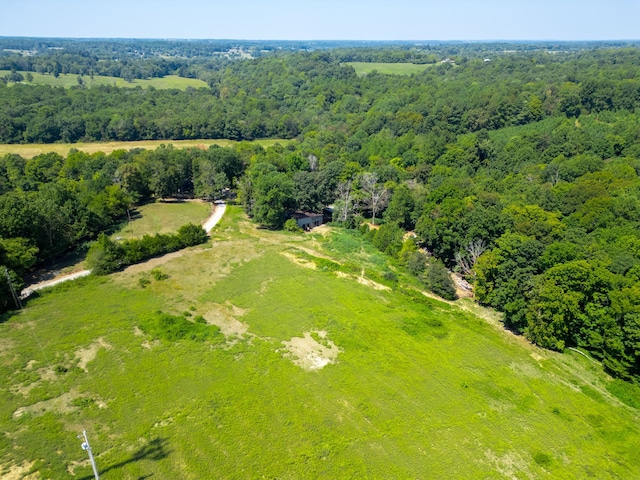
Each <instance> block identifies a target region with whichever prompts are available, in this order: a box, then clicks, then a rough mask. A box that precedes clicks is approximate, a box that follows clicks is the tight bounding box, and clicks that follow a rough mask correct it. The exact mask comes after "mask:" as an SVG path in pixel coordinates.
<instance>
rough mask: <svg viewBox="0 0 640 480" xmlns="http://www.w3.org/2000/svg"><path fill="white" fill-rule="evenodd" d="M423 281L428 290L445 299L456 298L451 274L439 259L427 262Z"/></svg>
mask: <svg viewBox="0 0 640 480" xmlns="http://www.w3.org/2000/svg"><path fill="white" fill-rule="evenodd" d="M425 283H426V285H427V288H428V289H429V290H431V291H432V292H433V293H435V294H436V295H440V296H441V297H442V298H444V299H446V300H455V299H457V298H458V296H457V295H456V287H455V285H454V283H453V280H452V279H451V275H450V274H449V271H448V270H447V268H446V267H445V266H444V264H443V263H442V262H440V261H435V262H432V263H430V264H429V266H428V267H427V273H426V276H425Z"/></svg>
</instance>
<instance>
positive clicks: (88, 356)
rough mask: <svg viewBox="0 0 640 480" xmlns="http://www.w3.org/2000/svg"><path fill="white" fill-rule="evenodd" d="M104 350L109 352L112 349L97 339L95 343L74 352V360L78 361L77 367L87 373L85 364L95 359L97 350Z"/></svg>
mask: <svg viewBox="0 0 640 480" xmlns="http://www.w3.org/2000/svg"><path fill="white" fill-rule="evenodd" d="M101 348H104V349H105V350H111V348H113V347H112V346H111V345H110V344H108V343H107V342H105V341H104V339H103V338H102V337H100V338H98V339H97V340H96V341H95V342H93V343H92V344H91V345H89V346H88V347H87V348H81V349H80V350H78V351H76V354H75V355H76V358H77V359H78V360H79V362H78V367H80V368H81V369H83V370H84V371H85V372H87V371H88V370H87V364H88V363H89V362H90V361H91V360H93V359H94V358H96V355H97V354H98V350H100V349H101Z"/></svg>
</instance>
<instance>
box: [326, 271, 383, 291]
mask: <svg viewBox="0 0 640 480" xmlns="http://www.w3.org/2000/svg"><path fill="white" fill-rule="evenodd" d="M336 275H337V276H338V277H339V278H349V279H351V280H355V281H357V282H358V283H360V284H362V285H366V286H367V287H371V288H373V289H374V290H391V289H390V288H389V287H387V286H386V285H382V284H381V283H378V282H374V281H373V280H369V279H368V278H366V277H365V276H363V275H360V276H359V277H354V276H353V275H349V274H348V273H344V272H336Z"/></svg>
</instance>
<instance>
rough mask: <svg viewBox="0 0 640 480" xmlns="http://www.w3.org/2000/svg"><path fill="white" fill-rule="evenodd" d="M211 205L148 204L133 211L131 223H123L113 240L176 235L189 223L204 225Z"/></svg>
mask: <svg viewBox="0 0 640 480" xmlns="http://www.w3.org/2000/svg"><path fill="white" fill-rule="evenodd" d="M211 209H212V207H211V204H210V203H207V202H201V201H197V200H194V201H166V202H156V203H147V204H146V205H141V206H139V207H136V208H135V209H133V210H131V222H129V221H128V220H126V221H123V222H122V225H121V226H120V228H119V229H118V230H117V231H116V232H115V233H114V234H113V235H112V238H140V237H142V236H143V235H155V234H156V233H175V232H176V231H177V230H178V229H179V228H180V227H181V226H183V225H186V224H187V223H193V224H195V225H200V224H202V223H203V222H204V221H205V220H206V219H207V217H208V216H209V215H210V213H211Z"/></svg>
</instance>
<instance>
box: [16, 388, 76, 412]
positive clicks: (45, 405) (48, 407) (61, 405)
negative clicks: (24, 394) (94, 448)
mask: <svg viewBox="0 0 640 480" xmlns="http://www.w3.org/2000/svg"><path fill="white" fill-rule="evenodd" d="M79 397H80V394H79V393H78V391H77V390H72V391H70V392H66V393H63V394H62V395H60V396H59V397H55V398H51V399H49V400H43V401H42V402H38V403H34V404H33V405H28V406H26V407H20V408H18V409H17V410H16V411H15V412H13V418H19V417H21V416H22V415H24V414H25V413H30V414H32V415H42V414H44V413H46V412H55V413H69V412H73V411H75V410H77V409H78V407H76V406H74V405H73V401H74V400H75V399H76V398H79Z"/></svg>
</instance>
